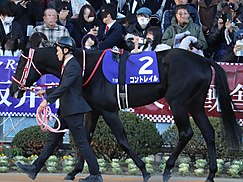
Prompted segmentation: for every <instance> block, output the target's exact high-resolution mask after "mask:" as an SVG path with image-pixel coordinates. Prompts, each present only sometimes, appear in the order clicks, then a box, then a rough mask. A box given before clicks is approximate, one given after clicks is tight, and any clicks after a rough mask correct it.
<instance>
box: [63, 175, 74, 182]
mask: <svg viewBox="0 0 243 182" xmlns="http://www.w3.org/2000/svg"><path fill="white" fill-rule="evenodd" d="M74 179H75V177H74V176H71V175H68V174H67V175H66V176H65V178H64V181H73V180H74Z"/></svg>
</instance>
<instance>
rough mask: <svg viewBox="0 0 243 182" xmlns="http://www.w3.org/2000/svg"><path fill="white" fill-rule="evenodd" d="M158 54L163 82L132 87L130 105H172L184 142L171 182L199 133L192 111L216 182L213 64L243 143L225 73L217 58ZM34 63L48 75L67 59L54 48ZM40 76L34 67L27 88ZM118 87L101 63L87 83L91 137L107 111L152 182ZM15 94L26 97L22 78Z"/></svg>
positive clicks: (93, 55) (90, 62) (236, 141)
mask: <svg viewBox="0 0 243 182" xmlns="http://www.w3.org/2000/svg"><path fill="white" fill-rule="evenodd" d="M101 54H102V51H94V52H86V59H87V61H86V69H85V74H84V83H85V82H86V80H87V79H88V78H89V76H90V75H91V73H92V71H93V70H94V67H95V66H96V63H97V61H98V59H99V57H100V55H101ZM75 56H76V58H77V60H78V61H79V62H80V64H81V66H82V64H83V63H82V59H83V52H82V51H79V50H78V51H76V53H75ZM156 57H157V60H158V66H159V74H160V83H154V84H139V85H128V103H129V106H130V107H137V106H142V105H146V104H149V103H152V102H154V101H156V100H158V99H160V98H162V97H165V99H166V100H167V102H168V104H169V105H170V108H171V110H172V112H173V116H174V120H175V124H176V126H177V128H178V132H179V141H178V144H177V146H176V147H175V149H174V150H173V152H172V154H171V156H170V157H169V159H168V160H167V162H166V167H165V170H164V173H163V181H164V182H168V181H169V179H170V177H171V169H172V168H173V167H174V164H175V161H176V159H177V158H178V156H179V154H180V153H181V152H182V150H183V148H184V147H185V146H186V144H187V143H188V142H189V140H190V139H191V137H192V136H193V131H192V128H191V125H190V122H189V116H190V115H191V116H192V117H193V119H194V121H195V123H196V125H197V126H198V127H199V129H200V131H201V133H202V135H203V137H204V139H205V141H206V144H207V149H208V156H209V175H208V177H207V179H206V181H207V182H213V181H214V177H215V173H216V171H217V163H216V149H215V137H214V129H213V127H212V125H211V124H210V122H209V120H208V117H207V115H206V113H205V110H204V103H205V100H206V96H207V92H208V89H209V86H210V83H211V79H212V75H213V74H212V69H211V67H213V68H214V71H215V77H214V78H215V83H216V84H215V87H216V91H217V95H218V100H219V104H220V109H221V111H222V112H221V114H222V118H223V124H224V128H225V133H226V138H227V143H228V146H229V147H230V148H236V149H239V148H240V146H241V142H242V130H241V128H240V127H239V125H238V124H237V122H236V117H235V114H234V111H233V109H232V106H233V103H232V100H231V97H230V92H229V87H228V83H227V78H226V75H225V72H224V70H223V69H222V68H221V67H220V66H219V65H218V64H217V63H215V62H214V61H211V60H207V59H205V58H203V57H201V56H198V55H196V54H194V53H191V52H189V51H185V50H182V49H171V50H168V51H162V52H157V53H156ZM111 61H112V60H111ZM33 63H34V64H35V66H36V67H37V68H38V70H39V71H40V72H41V73H42V74H47V73H50V74H53V75H55V76H57V77H60V72H61V71H60V70H61V63H60V62H58V60H57V57H56V51H55V49H54V48H40V49H36V50H35V53H34V57H33ZM25 64H26V60H25V59H24V58H21V59H20V60H19V63H18V66H17V70H16V73H15V77H16V78H17V79H20V77H21V75H22V73H23V69H24V66H25ZM39 78H40V75H39V74H38V73H37V71H36V70H35V69H33V67H32V68H31V69H30V74H29V76H28V78H27V80H26V86H31V85H32V84H33V83H34V82H36V81H37V80H38V79H39ZM116 88H117V87H116V85H113V84H111V83H110V82H108V81H107V80H106V78H105V77H104V75H103V72H102V68H101V65H99V66H98V69H97V70H96V72H95V73H94V75H93V77H92V78H91V79H90V81H89V82H88V83H87V84H86V85H85V86H84V87H83V93H84V97H85V99H86V100H87V102H88V103H89V105H90V106H91V107H92V109H93V111H92V112H91V113H88V114H87V115H86V116H87V117H86V127H87V131H88V133H89V134H88V137H89V139H90V140H91V138H92V134H93V132H94V130H95V126H96V124H97V120H98V117H99V116H100V115H102V116H103V118H104V120H105V121H106V123H107V125H108V126H109V127H110V128H111V130H112V132H113V133H114V135H115V137H116V139H117V141H118V143H119V144H120V145H121V147H122V148H123V149H124V151H125V152H126V153H127V154H128V155H129V156H130V157H131V158H132V159H133V161H134V162H135V164H136V165H137V166H138V168H139V169H140V170H141V172H142V174H143V178H144V181H148V180H149V178H150V174H149V173H148V172H147V171H146V168H145V164H144V162H143V161H142V160H141V159H140V158H139V157H138V156H137V155H136V153H135V152H134V151H133V150H132V149H131V148H130V147H129V145H128V141H127V139H126V136H125V133H124V129H123V126H122V124H121V121H120V119H119V118H118V110H119V108H118V104H117V97H116V93H117V92H116ZM10 93H11V95H12V96H14V95H15V96H16V97H18V98H20V97H22V96H23V91H22V90H19V84H18V83H16V82H13V83H12V85H11V87H10ZM82 164H83V160H82V158H80V160H79V163H78V164H77V165H76V168H75V169H74V171H72V172H71V173H69V175H70V176H73V177H74V176H75V175H76V174H77V173H78V172H81V171H82V167H80V166H82Z"/></svg>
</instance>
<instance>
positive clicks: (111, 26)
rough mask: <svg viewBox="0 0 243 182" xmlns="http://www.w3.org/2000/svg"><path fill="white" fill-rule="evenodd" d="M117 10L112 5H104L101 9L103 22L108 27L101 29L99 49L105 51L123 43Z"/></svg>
mask: <svg viewBox="0 0 243 182" xmlns="http://www.w3.org/2000/svg"><path fill="white" fill-rule="evenodd" d="M116 16H117V10H116V8H115V7H114V6H113V5H112V4H104V5H103V6H102V8H101V17H102V21H103V23H104V24H105V25H106V26H103V27H101V28H100V29H99V32H98V39H99V41H100V43H99V49H101V50H104V49H107V48H112V47H114V46H117V47H120V46H121V43H122V40H123V38H122V25H121V24H119V23H118V22H117V21H116Z"/></svg>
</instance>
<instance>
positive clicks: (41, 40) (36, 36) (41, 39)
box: [26, 32, 49, 48]
mask: <svg viewBox="0 0 243 182" xmlns="http://www.w3.org/2000/svg"><path fill="white" fill-rule="evenodd" d="M47 43H48V39H47V37H46V35H45V34H43V33H41V32H35V33H33V34H32V35H31V36H30V38H29V42H28V44H27V46H26V47H27V48H37V47H49V45H46V44H47Z"/></svg>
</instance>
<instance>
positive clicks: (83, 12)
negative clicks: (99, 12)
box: [70, 4, 102, 48]
mask: <svg viewBox="0 0 243 182" xmlns="http://www.w3.org/2000/svg"><path fill="white" fill-rule="evenodd" d="M71 21H72V23H73V24H74V30H73V32H72V33H71V34H70V35H71V37H73V38H74V40H75V42H76V45H77V47H78V48H81V40H82V39H83V37H84V36H85V35H86V34H92V35H94V36H97V35H98V30H99V27H101V25H102V22H101V21H100V20H99V19H98V18H97V16H96V12H95V9H94V8H93V7H92V6H91V5H88V4H86V5H84V6H83V7H82V8H81V9H80V12H79V15H78V18H77V19H72V20H71Z"/></svg>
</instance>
